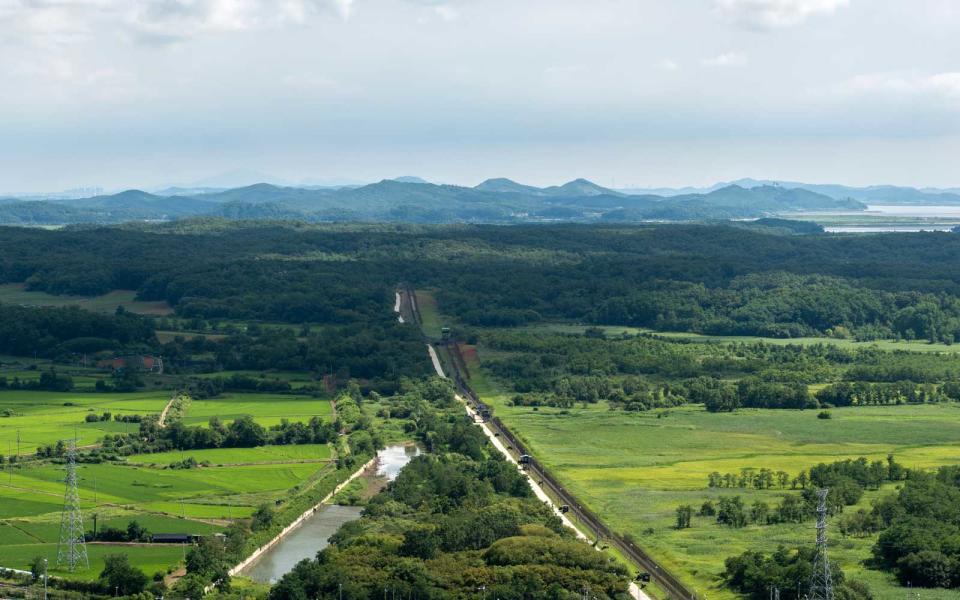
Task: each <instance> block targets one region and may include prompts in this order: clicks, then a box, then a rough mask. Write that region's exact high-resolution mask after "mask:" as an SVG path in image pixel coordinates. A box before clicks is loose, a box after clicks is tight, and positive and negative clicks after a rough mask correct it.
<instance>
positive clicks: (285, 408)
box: [183, 392, 333, 427]
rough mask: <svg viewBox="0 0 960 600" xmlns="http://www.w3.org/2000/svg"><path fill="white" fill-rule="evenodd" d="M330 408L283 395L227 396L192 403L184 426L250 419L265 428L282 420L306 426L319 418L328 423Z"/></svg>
mask: <svg viewBox="0 0 960 600" xmlns="http://www.w3.org/2000/svg"><path fill="white" fill-rule="evenodd" d="M332 414H333V407H332V406H331V404H330V401H329V400H326V399H319V398H312V397H309V396H291V395H284V394H244V393H232V392H231V393H226V394H223V395H222V396H220V397H219V398H208V399H204V400H193V401H191V402H190V408H189V409H188V410H187V415H186V417H184V419H183V422H184V423H186V424H187V425H202V424H204V423H207V422H208V421H209V420H210V417H215V416H216V417H220V420H221V421H224V422H227V421H232V420H234V419H236V418H237V417H241V416H243V415H251V416H252V417H253V418H254V419H255V420H256V421H257V422H258V423H260V424H261V425H263V426H264V427H269V426H271V425H277V424H279V423H280V421H281V420H282V419H288V420H290V421H303V422H307V421H309V420H310V418H311V417H314V416H318V417H321V418H323V419H325V420H329V419H330V417H331V415H332Z"/></svg>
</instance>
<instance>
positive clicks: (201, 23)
mask: <svg viewBox="0 0 960 600" xmlns="http://www.w3.org/2000/svg"><path fill="white" fill-rule="evenodd" d="M353 4H354V0H138V1H135V2H131V1H129V0H71V1H59V0H33V1H29V2H18V1H17V0H0V31H2V32H3V33H4V37H6V38H7V39H8V40H9V39H15V40H19V41H28V42H32V43H38V44H46V45H50V44H59V45H63V44H70V43H74V42H78V41H86V40H90V39H92V38H94V37H97V36H102V35H103V34H104V33H105V32H115V31H116V32H120V33H122V34H125V35H127V36H129V37H130V38H132V39H135V40H138V41H146V42H161V43H162V42H171V41H178V40H185V39H189V38H193V37H198V36H202V35H206V34H216V33H231V32H241V31H249V30H257V29H265V28H271V27H278V26H282V25H289V24H302V23H304V22H306V21H307V20H308V19H309V18H310V17H311V16H313V15H317V14H324V13H326V14H334V15H337V16H339V17H341V18H342V19H348V18H349V17H350V14H351V8H352V7H353Z"/></svg>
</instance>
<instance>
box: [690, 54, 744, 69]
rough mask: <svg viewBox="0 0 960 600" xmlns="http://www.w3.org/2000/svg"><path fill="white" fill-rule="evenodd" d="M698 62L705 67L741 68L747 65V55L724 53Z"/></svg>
mask: <svg viewBox="0 0 960 600" xmlns="http://www.w3.org/2000/svg"><path fill="white" fill-rule="evenodd" d="M700 62H701V64H703V66H705V67H742V66H744V65H745V64H747V55H746V54H744V53H743V52H724V53H723V54H718V55H716V56H711V57H710V58H705V59H703V60H701V61H700Z"/></svg>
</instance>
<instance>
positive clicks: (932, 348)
mask: <svg viewBox="0 0 960 600" xmlns="http://www.w3.org/2000/svg"><path fill="white" fill-rule="evenodd" d="M593 327H597V328H599V329H602V330H603V331H604V332H605V333H606V334H607V335H608V336H611V337H613V336H618V335H622V334H624V333H626V334H629V335H636V334H640V333H644V334H651V335H655V336H659V337H662V338H664V339H671V340H689V341H693V342H703V343H715V344H724V343H733V342H763V343H765V344H775V345H778V346H786V345H790V344H799V345H802V346H809V345H814V344H833V345H834V346H839V347H841V348H869V347H871V346H875V347H877V348H879V349H881V350H906V351H910V352H960V344H949V345H948V344H941V343H936V344H931V343H929V342H926V341H923V340H912V341H908V340H875V341H872V342H858V341H856V340H847V339H835V338H828V337H798V338H769V337H759V336H751V335H703V334H699V333H689V332H683V331H654V330H652V329H645V328H642V327H626V326H621V325H600V326H593V325H574V324H567V323H546V324H537V325H529V326H525V327H522V328H520V329H523V330H524V331H529V332H537V331H543V332H548V333H570V334H582V333H583V332H584V331H586V330H587V329H589V328H593Z"/></svg>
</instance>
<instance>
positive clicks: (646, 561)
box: [402, 286, 701, 600]
mask: <svg viewBox="0 0 960 600" xmlns="http://www.w3.org/2000/svg"><path fill="white" fill-rule="evenodd" d="M402 296H404V298H403V301H405V302H407V303H408V306H409V308H410V311H411V313H412V315H413V317H414V321H415V322H416V323H420V322H421V319H420V314H419V309H418V307H417V305H416V296H415V295H414V294H413V290H412V289H411V288H410V287H408V286H404V288H403V293H402ZM424 338H427V336H426V335H424ZM426 341H427V342H428V343H433V344H434V345H435V346H436V347H437V348H439V349H441V350H442V351H443V352H444V353H445V354H446V356H447V359H448V360H447V361H446V362H447V366H448V367H449V368H450V373H447V376H448V377H449V378H450V379H451V380H452V381H453V383H454V385H455V386H456V388H457V390H458V391H459V393H460V395H461V396H462V397H463V398H465V399H466V400H467V402H468V403H469V404H470V406H471V408H472V409H473V410H474V411H475V412H476V413H477V414H479V415H484V416H486V419H485V422H486V425H487V427H489V428H490V429H491V430H492V431H493V432H494V435H495V436H497V437H499V438H500V439H501V440H502V441H504V442H506V444H505V445H506V446H507V449H508V450H509V451H510V452H511V453H512V454H513V455H514V457H515V458H516V459H517V460H518V461H519V459H520V457H521V456H526V457H528V458H527V459H525V461H523V462H524V466H525V469H526V471H527V473H528V474H529V475H530V476H531V477H532V478H533V479H535V480H536V481H537V483H538V484H539V485H540V486H541V487H542V488H543V489H544V490H545V491H546V492H547V493H548V494H549V495H550V496H552V497H553V498H554V499H555V500H556V501H557V504H558V505H565V506H566V507H568V511H567V515H568V516H570V515H572V516H573V517H575V518H576V519H577V520H578V521H579V524H580V526H581V527H582V528H583V529H585V530H587V531H585V533H586V532H589V533H590V534H592V535H593V536H594V538H595V540H596V541H597V542H598V543H601V544H602V543H608V544H610V545H611V546H614V547H615V548H617V550H619V551H620V552H621V553H622V554H623V555H624V556H625V557H627V559H628V560H630V561H632V562H633V563H634V564H636V565H638V566H639V567H640V569H642V570H643V571H644V572H645V573H647V574H649V576H650V579H651V580H653V581H654V582H655V583H656V584H657V585H658V586H659V587H660V588H661V589H663V590H664V591H665V592H666V593H667V594H668V596H667V597H666V598H664V599H662V600H668V599H669V600H701V599H699V598H698V596H697V595H696V594H695V593H694V592H692V591H691V590H690V589H689V588H687V586H686V585H684V584H683V583H682V582H681V581H680V580H679V579H677V578H676V576H674V575H673V574H672V573H670V572H669V571H668V570H667V569H665V568H663V567H661V566H660V565H659V563H657V561H656V560H654V559H653V558H652V557H651V556H650V555H649V554H647V552H646V551H645V550H643V549H642V548H640V547H639V546H638V545H637V544H636V543H635V542H634V541H633V540H631V539H628V538H625V537H624V536H622V535H620V534H619V533H617V532H615V531H613V530H611V529H610V528H609V527H607V525H606V524H605V523H604V522H603V520H602V519H600V517H598V516H597V515H596V514H594V513H593V512H592V511H591V510H589V509H588V508H586V507H584V506H583V505H582V503H581V502H580V501H579V500H578V499H577V498H576V496H574V495H573V494H572V493H571V492H570V491H569V490H567V489H566V488H565V487H564V486H563V484H561V483H560V482H559V481H558V480H557V479H556V477H554V476H553V474H552V473H550V471H549V470H548V469H547V468H546V467H544V466H543V465H542V464H541V463H540V462H539V461H538V460H537V459H536V457H535V456H533V454H532V453H531V452H530V449H529V448H528V447H527V445H526V444H524V443H523V442H522V441H521V440H520V439H519V438H517V436H515V435H514V434H513V432H511V431H510V429H509V428H508V427H507V426H506V425H504V423H503V422H502V421H501V420H500V419H499V418H498V417H497V416H495V415H492V414H491V410H490V408H489V407H488V406H486V405H485V404H484V403H483V402H482V401H481V400H480V397H479V396H477V394H476V392H474V391H473V390H472V389H471V388H470V385H469V374H467V373H466V372H465V364H464V360H463V357H462V355H461V354H460V349H459V346H458V344H457V343H456V342H455V341H453V340H442V341H437V340H430V339H428V338H427V340H426Z"/></svg>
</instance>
